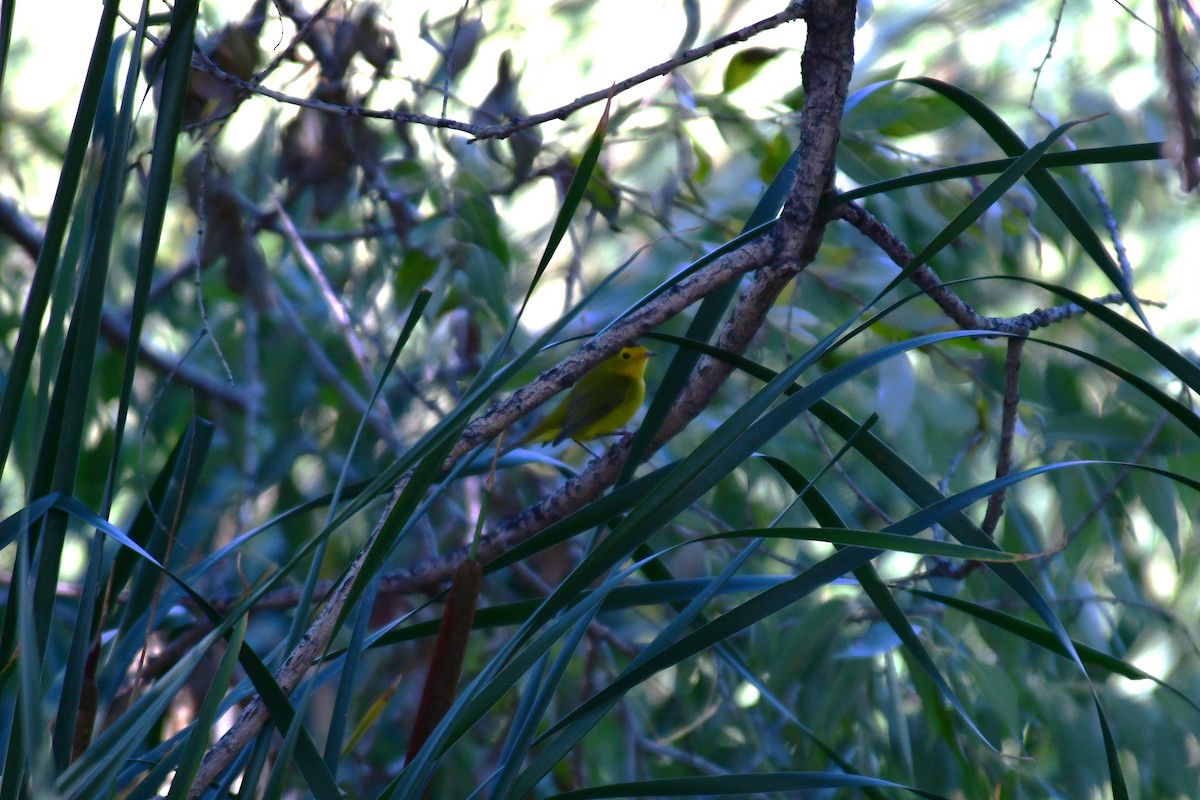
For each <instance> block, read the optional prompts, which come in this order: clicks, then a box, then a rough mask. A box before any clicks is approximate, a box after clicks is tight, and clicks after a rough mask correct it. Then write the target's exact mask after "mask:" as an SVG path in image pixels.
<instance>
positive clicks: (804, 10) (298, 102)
mask: <svg viewBox="0 0 1200 800" xmlns="http://www.w3.org/2000/svg"><path fill="white" fill-rule="evenodd" d="M807 14H808V3H806V2H795V3H792V4H791V5H789V6H788V7H787V8H785V9H784V10H783V11H781V12H779V13H778V14H774V15H773V16H770V17H767V18H766V19H762V20H759V21H758V22H756V23H754V24H752V25H747V26H746V27H745V28H742V29H741V30H738V31H734V32H733V33H730V34H726V35H725V36H722V37H720V38H718V39H714V40H713V41H711V42H709V43H708V44H704V45H701V46H700V47H696V48H693V49H691V50H688V51H687V52H685V53H680V54H679V55H678V56H676V57H675V58H671V59H668V60H667V61H663V62H662V63H660V64H657V65H655V66H653V67H650V68H649V69H646V70H643V71H642V72H639V73H638V74H637V75H634V76H632V77H629V78H626V79H625V80H623V81H620V82H618V83H616V84H614V85H613V86H612V87H606V88H603V89H599V90H597V91H594V92H590V93H588V94H585V95H583V96H582V97H579V98H577V99H575V100H573V101H571V102H570V103H567V104H565V105H562V106H559V107H558V108H553V109H550V110H549V111H543V112H541V113H539V114H533V115H530V116H528V117H522V118H521V119H516V120H512V121H509V122H505V123H503V124H499V125H478V124H474V123H471V122H463V121H461V120H456V119H447V118H445V117H434V116H430V115H428V114H416V113H412V112H408V111H396V110H394V109H372V108H366V107H364V106H349V105H338V104H335V103H326V102H324V101H322V100H314V99H311V98H303V97H296V96H294V95H289V94H285V93H283V92H278V91H275V90H274V89H268V88H267V87H265V86H259V85H257V84H255V83H252V82H250V81H245V80H242V79H241V78H238V77H237V76H235V75H231V74H229V73H228V72H226V71H225V70H223V69H221V68H220V67H218V66H217V65H216V64H213V63H212V62H211V61H208V60H207V59H205V60H203V61H202V60H198V59H197V60H193V62H192V67H193V69H197V70H199V71H201V72H206V73H208V74H210V75H214V76H216V77H217V78H219V79H220V80H222V81H224V82H226V83H228V84H230V85H231V86H235V87H237V88H238V89H241V90H242V91H244V92H252V93H254V94H258V95H262V96H263V97H268V98H270V99H272V100H277V101H278V102H281V103H288V104H289V105H295V106H301V107H303V108H311V109H313V110H314V111H323V112H325V113H328V114H336V115H339V116H346V117H366V118H370V119H385V120H391V121H393V122H408V123H412V124H414V125H426V126H429V127H432V128H446V129H449V130H457V131H462V132H463V133H467V134H470V135H471V136H472V137H473V138H474V139H475V140H480V139H507V138H508V137H509V136H512V135H513V134H514V133H516V132H517V131H522V130H525V129H526V128H532V127H536V126H538V125H541V124H543V123H545V122H549V121H551V120H555V119H566V118H567V117H569V116H570V115H571V114H573V113H575V112H576V111H578V110H580V109H581V108H586V107H587V106H590V105H594V104H595V103H599V102H601V101H604V100H607V99H608V98H610V97H613V96H615V95H617V94H620V93H622V92H625V91H627V90H629V89H631V88H633V87H634V86H637V85H639V84H642V83H645V82H646V81H649V80H652V79H653V78H657V77H659V76H661V75H666V74H667V73H669V72H671V71H673V70H676V69H678V68H679V67H681V66H683V65H685V64H690V63H691V62H693V61H698V60H699V59H702V58H705V57H706V56H709V55H712V54H713V53H715V52H716V51H718V50H721V49H723V48H726V47H730V46H731V45H735V44H740V43H741V42H744V41H746V40H747V39H750V38H751V37H754V36H757V35H758V34H760V33H763V32H764V31H769V30H771V29H773V28H778V27H779V26H780V25H783V24H784V23H787V22H792V21H794V20H797V19H801V18H803V17H805V16H807ZM206 122H207V123H208V124H211V121H206Z"/></svg>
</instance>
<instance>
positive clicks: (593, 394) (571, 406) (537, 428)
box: [519, 344, 654, 445]
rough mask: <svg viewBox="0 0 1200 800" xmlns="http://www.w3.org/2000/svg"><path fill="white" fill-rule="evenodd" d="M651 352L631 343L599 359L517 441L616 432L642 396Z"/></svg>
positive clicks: (579, 438) (591, 436) (549, 440)
mask: <svg viewBox="0 0 1200 800" xmlns="http://www.w3.org/2000/svg"><path fill="white" fill-rule="evenodd" d="M652 355H654V354H653V353H651V352H650V351H649V350H647V349H646V348H644V347H642V346H641V345H639V344H635V345H630V346H629V347H622V348H621V352H619V353H617V354H616V355H615V356H610V357H609V358H606V359H604V360H603V361H601V362H600V363H599V364H597V365H596V366H595V367H594V368H593V369H592V371H591V372H589V373H587V374H586V375H584V376H583V377H582V378H580V379H579V382H578V383H576V384H575V385H574V386H572V387H571V391H569V392H567V396H566V397H565V398H563V400H562V401H561V402H559V404H558V405H557V406H555V408H554V410H553V411H551V412H550V413H549V414H547V415H546V416H545V417H544V418H543V419H542V421H541V422H539V423H538V424H537V425H534V426H533V429H532V430H530V431H529V433H527V434H525V436H524V437H523V438H522V439H521V441H520V443H519V444H523V445H524V444H538V443H542V444H547V443H549V444H558V443H559V442H561V441H563V440H565V439H574V440H575V441H577V442H585V441H588V440H590V439H597V438H599V437H601V436H607V435H609V434H612V433H616V432H618V431H619V430H620V429H621V426H622V425H624V424H625V423H627V422H629V420H631V419H632V418H633V415H634V414H636V413H637V410H638V409H639V408H640V407H641V405H642V400H643V399H645V397H646V379H645V375H646V361H647V360H648V359H649V358H650V356H652Z"/></svg>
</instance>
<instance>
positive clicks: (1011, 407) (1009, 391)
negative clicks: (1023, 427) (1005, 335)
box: [980, 336, 1025, 536]
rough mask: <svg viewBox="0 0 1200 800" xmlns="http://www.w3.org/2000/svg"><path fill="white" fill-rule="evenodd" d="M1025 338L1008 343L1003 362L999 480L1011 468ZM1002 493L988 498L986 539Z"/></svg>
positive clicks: (1001, 505)
mask: <svg viewBox="0 0 1200 800" xmlns="http://www.w3.org/2000/svg"><path fill="white" fill-rule="evenodd" d="M1024 345H1025V339H1023V338H1020V337H1016V336H1014V337H1013V338H1011V339H1009V340H1008V352H1007V355H1006V356H1005V359H1004V403H1003V411H1002V412H1001V415H1000V442H999V445H998V446H997V448H996V477H997V478H1003V477H1004V476H1005V475H1007V474H1008V473H1009V470H1011V469H1012V446H1013V436H1014V435H1015V433H1016V429H1017V406H1018V405H1019V404H1020V402H1021V351H1022V349H1023V347H1024ZM1005 494H1007V492H1006V490H1004V489H1000V490H998V491H996V492H993V493H992V495H991V496H990V497H989V498H988V505H987V512H986V513H985V514H984V515H983V524H982V525H981V526H980V529H981V530H982V531H983V532H984V533H986V534H987V535H988V536H993V535H995V533H996V525H998V524H999V522H1000V515H1001V514H1003V513H1004V496H1005Z"/></svg>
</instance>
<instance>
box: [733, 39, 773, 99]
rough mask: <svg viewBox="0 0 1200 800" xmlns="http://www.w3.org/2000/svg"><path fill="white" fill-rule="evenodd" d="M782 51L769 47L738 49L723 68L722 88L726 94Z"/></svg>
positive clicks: (746, 81)
mask: <svg viewBox="0 0 1200 800" xmlns="http://www.w3.org/2000/svg"><path fill="white" fill-rule="evenodd" d="M781 52H782V51H781V50H776V49H774V48H770V47H748V48H746V49H745V50H740V51H738V52H737V53H736V54H735V55H734V57H733V58H731V59H730V60H729V66H727V67H726V68H725V77H724V79H723V81H722V88H723V89H724V90H725V93H726V94H728V93H729V92H732V91H733V90H734V89H737V88H738V87H739V86H743V85H745V84H746V83H748V82H749V81H750V79H751V78H753V77H754V76H755V75H756V74H757V73H758V71H759V70H760V69H762V68H763V65H765V64H767V63H768V62H770V61H771V60H773V59H774V58H775V57H776V56H778V55H779V54H780V53H781Z"/></svg>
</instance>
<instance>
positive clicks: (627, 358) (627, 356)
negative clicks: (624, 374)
mask: <svg viewBox="0 0 1200 800" xmlns="http://www.w3.org/2000/svg"><path fill="white" fill-rule="evenodd" d="M621 358H623V359H625V360H626V361H628V360H629V353H621Z"/></svg>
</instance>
